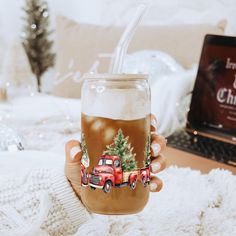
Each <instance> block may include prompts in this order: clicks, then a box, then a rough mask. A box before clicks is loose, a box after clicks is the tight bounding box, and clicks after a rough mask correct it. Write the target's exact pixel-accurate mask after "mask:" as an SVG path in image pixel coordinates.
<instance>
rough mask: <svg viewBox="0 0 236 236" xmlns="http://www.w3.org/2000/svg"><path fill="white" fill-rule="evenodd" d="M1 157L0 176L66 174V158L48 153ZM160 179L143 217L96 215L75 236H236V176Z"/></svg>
mask: <svg viewBox="0 0 236 236" xmlns="http://www.w3.org/2000/svg"><path fill="white" fill-rule="evenodd" d="M0 157H1V158H0V173H1V174H0V176H1V175H7V174H9V173H12V174H14V175H17V176H18V177H20V176H24V175H25V173H27V171H28V170H29V169H31V170H32V169H33V168H35V167H36V168H38V167H48V168H51V169H61V171H62V168H61V167H62V166H63V165H64V157H63V155H59V154H56V155H55V154H53V153H49V152H41V151H40V152H36V151H33V152H21V153H14V154H10V153H5V154H4V153H2V152H0ZM12 163H14V165H12ZM19 166H20V167H21V168H19ZM158 176H159V177H160V178H162V179H163V181H164V187H163V189H162V191H161V192H159V193H153V194H150V200H149V202H148V204H147V206H146V207H145V209H144V210H143V211H142V212H141V213H139V214H136V215H128V216H103V215H96V214H93V215H92V218H91V220H89V221H88V222H87V223H85V224H84V225H82V227H81V228H80V229H79V230H78V232H77V234H76V236H78V235H79V236H84V235H86V236H88V235H91V236H100V235H104V236H106V235H109V236H116V235H117V236H120V235H122V236H123V235H132V236H133V235H134V236H138V235H140V236H141V235H142V236H144V235H147V236H151V235H155V236H156V235H165V236H166V235H181V236H182V235H191V236H192V235H212V236H216V235H227V236H231V235H236V176H235V175H232V174H231V173H230V172H228V171H223V170H219V169H217V170H212V171H211V172H210V173H209V174H207V175H203V174H201V173H200V172H199V171H193V170H191V169H189V168H177V167H170V168H168V169H167V170H165V171H164V172H163V173H160V174H158Z"/></svg>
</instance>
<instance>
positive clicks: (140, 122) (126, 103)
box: [81, 74, 151, 215]
mask: <svg viewBox="0 0 236 236" xmlns="http://www.w3.org/2000/svg"><path fill="white" fill-rule="evenodd" d="M84 77H85V80H84V83H83V86H82V95H81V96H82V108H81V110H82V117H81V128H82V131H81V146H82V151H83V155H82V159H81V185H82V188H81V189H82V190H81V198H82V201H83V203H84V204H85V206H86V207H87V208H88V209H89V210H90V211H91V212H94V213H100V214H116V215H118V214H132V213H137V212H139V211H141V210H142V209H143V208H144V206H145V205H146V203H147V201H148V197H149V190H148V187H147V185H148V184H149V182H150V153H151V152H150V88H149V84H148V78H147V76H146V75H139V74H137V75H136V74H131V75H129V74H117V75H116V74H87V75H85V76H84Z"/></svg>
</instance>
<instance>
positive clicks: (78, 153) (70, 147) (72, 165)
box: [65, 140, 82, 198]
mask: <svg viewBox="0 0 236 236" xmlns="http://www.w3.org/2000/svg"><path fill="white" fill-rule="evenodd" d="M65 152H66V162H65V175H66V177H67V178H68V180H69V181H70V183H71V186H72V188H73V189H74V191H75V193H76V194H77V195H78V197H79V198H80V191H81V165H80V160H81V157H82V150H81V145H80V142H79V141H76V140H70V141H69V142H67V143H66V145H65Z"/></svg>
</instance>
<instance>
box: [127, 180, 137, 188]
mask: <svg viewBox="0 0 236 236" xmlns="http://www.w3.org/2000/svg"><path fill="white" fill-rule="evenodd" d="M129 186H130V188H131V189H132V190H133V189H135V188H136V180H135V179H134V180H133V181H132V182H131V183H130V185H129Z"/></svg>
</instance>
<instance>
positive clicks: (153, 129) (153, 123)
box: [151, 114, 157, 132]
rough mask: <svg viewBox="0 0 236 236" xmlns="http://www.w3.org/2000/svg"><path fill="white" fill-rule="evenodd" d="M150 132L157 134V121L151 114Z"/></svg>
mask: <svg viewBox="0 0 236 236" xmlns="http://www.w3.org/2000/svg"><path fill="white" fill-rule="evenodd" d="M151 132H157V119H156V117H155V116H154V115H153V114H151Z"/></svg>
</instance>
